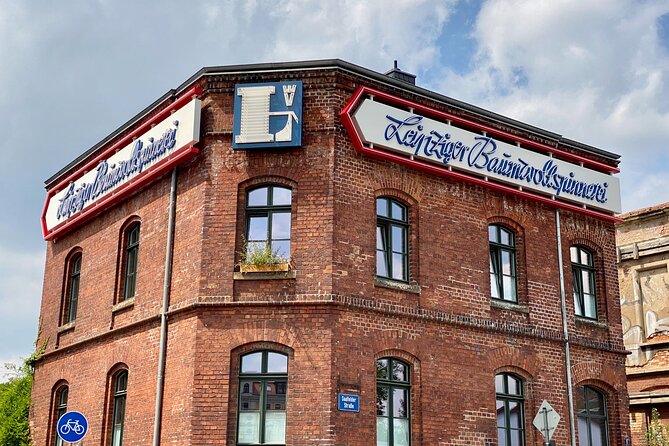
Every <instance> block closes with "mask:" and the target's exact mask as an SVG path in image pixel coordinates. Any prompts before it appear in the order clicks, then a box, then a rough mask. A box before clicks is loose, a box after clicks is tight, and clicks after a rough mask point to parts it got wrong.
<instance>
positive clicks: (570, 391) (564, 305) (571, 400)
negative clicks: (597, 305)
mask: <svg viewBox="0 0 669 446" xmlns="http://www.w3.org/2000/svg"><path fill="white" fill-rule="evenodd" d="M555 226H556V229H555V231H556V233H557V255H558V267H559V271H560V304H561V307H562V308H561V310H562V336H563V337H564V355H565V365H566V368H567V404H568V405H569V431H570V433H571V446H576V431H575V425H574V389H573V388H572V382H571V356H570V353H569V329H568V327H567V298H566V295H565V292H564V270H563V264H562V236H561V234H560V210H559V209H557V208H556V209H555Z"/></svg>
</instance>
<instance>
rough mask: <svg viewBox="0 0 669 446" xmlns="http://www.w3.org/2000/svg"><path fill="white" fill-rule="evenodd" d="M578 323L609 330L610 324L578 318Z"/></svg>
mask: <svg viewBox="0 0 669 446" xmlns="http://www.w3.org/2000/svg"><path fill="white" fill-rule="evenodd" d="M576 323H577V324H580V325H589V326H591V327H595V328H609V324H607V323H606V322H602V321H595V320H592V319H587V318H584V317H580V316H576Z"/></svg>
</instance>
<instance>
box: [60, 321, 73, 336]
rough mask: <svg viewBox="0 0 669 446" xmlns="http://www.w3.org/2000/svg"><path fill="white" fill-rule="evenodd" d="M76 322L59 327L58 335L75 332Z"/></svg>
mask: <svg viewBox="0 0 669 446" xmlns="http://www.w3.org/2000/svg"><path fill="white" fill-rule="evenodd" d="M75 323H76V321H72V322H68V323H67V324H63V325H61V326H60V327H58V331H57V333H58V334H61V333H65V332H66V331H70V330H74V325H75Z"/></svg>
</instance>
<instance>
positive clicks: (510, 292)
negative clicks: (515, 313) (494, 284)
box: [502, 276, 516, 302]
mask: <svg viewBox="0 0 669 446" xmlns="http://www.w3.org/2000/svg"><path fill="white" fill-rule="evenodd" d="M502 286H503V287H504V300H509V301H513V302H515V301H516V281H515V279H514V278H513V277H509V276H504V277H502Z"/></svg>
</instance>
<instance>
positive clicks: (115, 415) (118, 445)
mask: <svg viewBox="0 0 669 446" xmlns="http://www.w3.org/2000/svg"><path fill="white" fill-rule="evenodd" d="M112 389H113V394H112V400H113V408H112V418H111V428H112V429H111V432H112V434H111V446H122V445H123V429H124V427H125V403H126V396H127V394H128V371H127V370H121V371H120V372H118V373H116V374H115V375H114V378H113V380H112Z"/></svg>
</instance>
